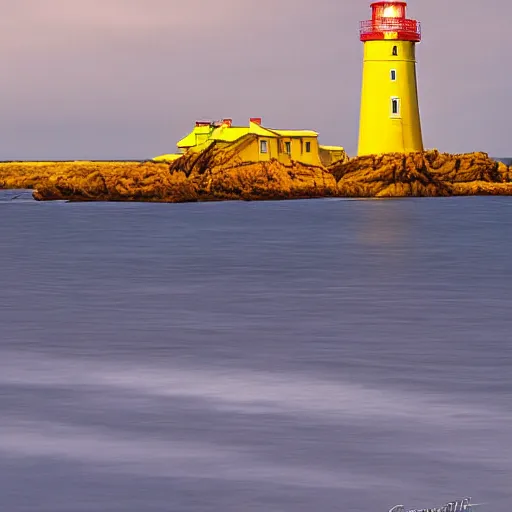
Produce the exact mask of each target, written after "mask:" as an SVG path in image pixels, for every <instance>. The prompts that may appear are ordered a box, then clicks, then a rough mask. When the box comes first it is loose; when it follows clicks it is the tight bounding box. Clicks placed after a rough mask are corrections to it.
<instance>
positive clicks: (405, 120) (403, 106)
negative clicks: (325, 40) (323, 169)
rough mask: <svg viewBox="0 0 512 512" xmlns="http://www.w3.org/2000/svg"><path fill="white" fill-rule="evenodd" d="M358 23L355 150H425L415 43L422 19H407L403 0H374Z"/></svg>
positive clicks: (400, 151) (392, 151) (419, 35)
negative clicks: (358, 103) (360, 57)
mask: <svg viewBox="0 0 512 512" xmlns="http://www.w3.org/2000/svg"><path fill="white" fill-rule="evenodd" d="M371 8H372V19H371V20H368V21H362V22H361V28H360V34H361V41H363V43H364V63H363V84H362V91H361V114H360V121H359V149H358V155H371V154H382V153H395V152H396V153H411V152H413V151H423V140H422V134H421V122H420V110H419V104H418V88H417V81H416V43H419V42H420V41H421V27H420V23H419V22H418V21H415V20H410V19H407V18H406V8H407V3H406V2H376V3H373V4H372V5H371Z"/></svg>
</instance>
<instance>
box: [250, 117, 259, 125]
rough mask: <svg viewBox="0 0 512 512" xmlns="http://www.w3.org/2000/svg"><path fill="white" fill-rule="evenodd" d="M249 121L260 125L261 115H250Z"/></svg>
mask: <svg viewBox="0 0 512 512" xmlns="http://www.w3.org/2000/svg"><path fill="white" fill-rule="evenodd" d="M250 121H251V123H254V124H257V125H258V126H261V123H262V119H261V117H251V119H250Z"/></svg>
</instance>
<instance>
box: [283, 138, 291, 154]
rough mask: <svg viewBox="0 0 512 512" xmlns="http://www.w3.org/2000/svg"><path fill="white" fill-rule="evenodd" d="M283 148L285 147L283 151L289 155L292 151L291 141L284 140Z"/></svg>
mask: <svg viewBox="0 0 512 512" xmlns="http://www.w3.org/2000/svg"><path fill="white" fill-rule="evenodd" d="M284 148H285V151H286V153H288V154H289V155H291V153H292V143H291V142H289V141H288V142H285V143H284Z"/></svg>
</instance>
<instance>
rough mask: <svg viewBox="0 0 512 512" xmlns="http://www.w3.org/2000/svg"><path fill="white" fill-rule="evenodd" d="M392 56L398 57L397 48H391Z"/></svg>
mask: <svg viewBox="0 0 512 512" xmlns="http://www.w3.org/2000/svg"><path fill="white" fill-rule="evenodd" d="M393 55H394V56H395V57H396V56H397V55H398V46H393Z"/></svg>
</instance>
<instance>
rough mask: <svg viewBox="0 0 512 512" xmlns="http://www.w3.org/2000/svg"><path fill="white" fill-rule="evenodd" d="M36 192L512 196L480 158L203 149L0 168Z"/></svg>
mask: <svg viewBox="0 0 512 512" xmlns="http://www.w3.org/2000/svg"><path fill="white" fill-rule="evenodd" d="M1 187H3V188H30V187H32V188H35V191H34V197H35V198H36V199H38V200H52V199H66V200H72V201H155V202H190V201H222V200H235V199H241V200H264V199H295V198H310V197H413V196H414V197H432V196H450V195H512V172H511V169H510V168H509V167H507V166H506V165H505V164H503V163H499V162H496V161H494V160H492V159H490V158H489V157H488V155H487V154H485V153H470V154H466V155H449V154H446V153H440V152H439V151H437V150H433V151H427V152H424V153H411V154H409V155H403V154H387V155H379V156H376V155H371V156H364V157H357V158H351V159H349V160H348V161H341V162H338V163H335V164H333V165H331V166H330V167H329V168H324V167H315V166H307V165H303V164H300V163H296V162H295V163H293V164H292V165H289V166H286V165H283V164H281V163H279V162H277V161H275V160H273V161H270V162H257V163H249V164H248V163H245V162H243V161H241V160H240V158H239V157H238V156H237V154H236V152H232V151H231V152H230V151H229V149H222V148H219V147H216V145H215V144H212V145H211V146H210V147H209V148H208V149H207V150H205V151H202V152H199V153H190V154H187V155H186V156H183V157H181V158H179V159H178V160H175V161H173V162H170V163H164V162H152V161H149V162H53V163H51V162H47V163H45V162H42V163H21V162H18V163H14V162H13V163H5V164H0V188H1Z"/></svg>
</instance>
